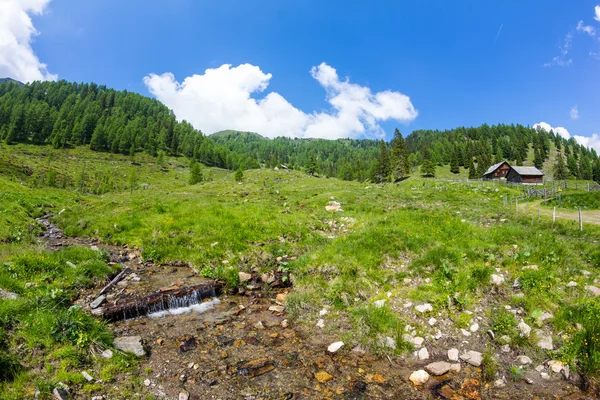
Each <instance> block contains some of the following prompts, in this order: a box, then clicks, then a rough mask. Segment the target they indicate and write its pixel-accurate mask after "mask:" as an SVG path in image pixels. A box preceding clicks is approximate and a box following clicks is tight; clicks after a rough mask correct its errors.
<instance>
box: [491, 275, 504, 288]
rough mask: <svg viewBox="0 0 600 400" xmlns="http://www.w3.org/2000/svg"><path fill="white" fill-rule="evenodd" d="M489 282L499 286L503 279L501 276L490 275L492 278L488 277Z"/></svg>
mask: <svg viewBox="0 0 600 400" xmlns="http://www.w3.org/2000/svg"><path fill="white" fill-rule="evenodd" d="M490 280H491V282H492V283H493V284H494V285H496V286H500V285H502V284H503V283H504V277H503V276H502V275H496V274H492V276H490Z"/></svg>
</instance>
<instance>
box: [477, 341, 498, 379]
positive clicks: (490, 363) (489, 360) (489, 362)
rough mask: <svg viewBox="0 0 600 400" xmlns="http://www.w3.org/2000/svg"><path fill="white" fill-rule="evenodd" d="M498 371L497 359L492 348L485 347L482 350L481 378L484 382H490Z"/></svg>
mask: <svg viewBox="0 0 600 400" xmlns="http://www.w3.org/2000/svg"><path fill="white" fill-rule="evenodd" d="M497 373H498V361H496V359H495V358H494V352H493V351H492V349H490V348H487V349H486V350H485V351H484V352H483V357H482V359H481V378H482V379H483V380H484V381H485V382H490V381H492V380H494V379H495V377H496V374H497Z"/></svg>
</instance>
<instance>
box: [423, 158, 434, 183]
mask: <svg viewBox="0 0 600 400" xmlns="http://www.w3.org/2000/svg"><path fill="white" fill-rule="evenodd" d="M421 176H423V177H425V178H435V164H433V162H431V160H430V159H426V160H425V161H423V165H421Z"/></svg>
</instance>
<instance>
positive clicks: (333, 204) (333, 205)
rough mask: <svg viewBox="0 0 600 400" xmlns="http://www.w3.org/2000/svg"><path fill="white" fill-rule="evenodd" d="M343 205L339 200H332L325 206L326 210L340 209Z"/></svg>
mask: <svg viewBox="0 0 600 400" xmlns="http://www.w3.org/2000/svg"><path fill="white" fill-rule="evenodd" d="M341 207H342V205H341V204H340V203H338V202H337V201H330V202H329V204H327V205H326V206H325V210H327V211H340V210H341Z"/></svg>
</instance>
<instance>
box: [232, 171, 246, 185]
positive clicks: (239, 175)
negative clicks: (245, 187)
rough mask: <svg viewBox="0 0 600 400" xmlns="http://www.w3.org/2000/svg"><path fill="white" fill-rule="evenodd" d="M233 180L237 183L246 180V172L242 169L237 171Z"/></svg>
mask: <svg viewBox="0 0 600 400" xmlns="http://www.w3.org/2000/svg"><path fill="white" fill-rule="evenodd" d="M233 178H234V179H235V180H236V182H241V181H242V180H243V179H244V172H243V171H242V169H241V168H238V170H237V171H235V175H234V177H233Z"/></svg>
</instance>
